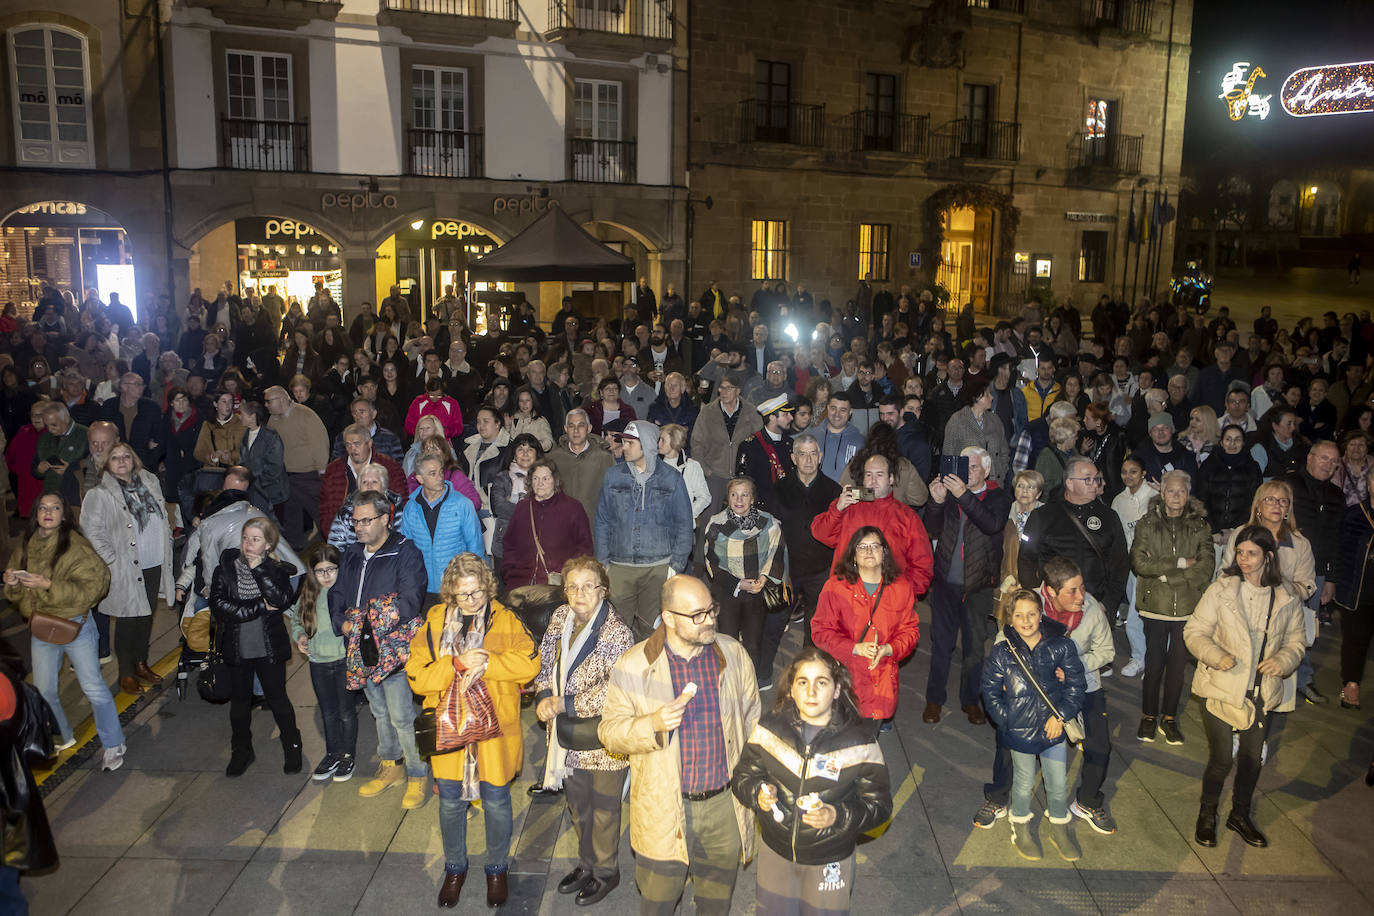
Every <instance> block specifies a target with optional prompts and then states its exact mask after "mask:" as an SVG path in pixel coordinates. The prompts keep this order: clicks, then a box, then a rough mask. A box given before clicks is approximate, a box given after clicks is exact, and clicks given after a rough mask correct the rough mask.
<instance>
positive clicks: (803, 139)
mask: <svg viewBox="0 0 1374 916" xmlns="http://www.w3.org/2000/svg"><path fill="white" fill-rule="evenodd" d="M739 139H740V142H741V143H786V144H790V145H792V146H824V145H825V106H824V105H808V104H805V103H803V102H770V101H767V100H765V99H742V100H741V101H740V103H739Z"/></svg>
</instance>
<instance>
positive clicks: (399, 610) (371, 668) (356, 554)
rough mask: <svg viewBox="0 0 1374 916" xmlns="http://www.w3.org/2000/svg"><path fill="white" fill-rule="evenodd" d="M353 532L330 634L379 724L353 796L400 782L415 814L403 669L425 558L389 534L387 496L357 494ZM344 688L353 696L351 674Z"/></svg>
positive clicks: (416, 756) (418, 619)
mask: <svg viewBox="0 0 1374 916" xmlns="http://www.w3.org/2000/svg"><path fill="white" fill-rule="evenodd" d="M296 409H300V405H297V408H296ZM353 530H354V532H355V533H356V534H357V536H358V540H357V543H354V544H350V545H348V546H347V547H346V548H344V551H343V555H342V556H341V557H340V558H339V579H338V582H336V583H335V585H334V587H333V588H331V589H330V590H329V618H330V621H331V622H332V623H333V624H334V632H336V633H342V634H343V635H344V636H345V637H347V638H348V668H349V670H350V672H353V671H361V677H362V679H363V684H362V688H363V693H364V694H365V695H366V696H367V703H368V708H370V709H371V710H372V716H373V718H374V719H376V721H377V756H379V757H380V758H381V764H380V765H379V766H378V768H377V775H376V776H374V777H373V778H372V779H371V780H369V781H367V782H365V783H363V784H362V785H361V786H359V788H358V794H359V795H361V796H362V797H363V798H371V797H373V796H374V795H380V794H381V793H382V792H384V791H386V790H387V789H389V788H391V787H392V786H394V785H399V784H400V783H401V782H402V781H406V782H407V784H406V791H405V796H404V797H403V798H402V799H401V807H402V808H406V809H410V808H419V807H421V806H422V805H424V803H425V800H426V799H427V798H428V795H427V793H426V792H425V761H424V759H423V758H421V757H420V751H419V749H418V748H417V747H416V746H415V703H414V699H415V698H414V695H413V694H412V693H411V691H410V683H409V681H407V680H406V672H405V666H406V662H407V661H408V660H409V659H410V640H411V637H413V636H414V635H415V633H416V631H417V630H418V629H419V628H420V624H421V623H422V622H423V621H424V616H425V608H424V607H422V606H421V604H422V601H423V599H424V596H425V589H426V586H427V584H428V577H427V576H426V573H425V559H424V557H423V556H422V555H421V554H420V550H419V548H417V547H416V546H415V544H414V543H413V542H411V541H410V540H408V539H407V538H406V537H405V536H404V535H402V534H401V533H400V532H399V531H392V530H391V502H390V501H389V500H388V499H387V498H386V494H385V493H381V492H378V491H377V490H364V491H362V492H361V493H359V494H358V496H357V498H356V499H355V500H354V502H353ZM355 627H357V628H358V629H359V632H358V633H357V634H354V633H353V629H354V628H355ZM368 641H370V642H371V644H372V646H375V650H376V653H377V660H376V663H375V664H372V665H369V664H367V663H366V662H365V661H364V658H366V657H367V655H370V654H371V652H370V651H369V652H368V653H367V655H365V654H364V651H363V645H364V643H365V642H368ZM349 681H350V683H349V686H350V687H351V688H352V689H355V690H356V689H357V684H356V683H354V676H353V675H352V674H350V676H349ZM403 757H404V768H402V758H403Z"/></svg>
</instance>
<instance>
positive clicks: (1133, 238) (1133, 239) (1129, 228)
mask: <svg viewBox="0 0 1374 916" xmlns="http://www.w3.org/2000/svg"><path fill="white" fill-rule="evenodd" d="M1126 241H1127V243H1129V244H1135V245H1139V244H1140V233H1139V231H1138V230H1137V228H1136V222H1135V188H1131V218H1130V221H1129V222H1127V223H1126Z"/></svg>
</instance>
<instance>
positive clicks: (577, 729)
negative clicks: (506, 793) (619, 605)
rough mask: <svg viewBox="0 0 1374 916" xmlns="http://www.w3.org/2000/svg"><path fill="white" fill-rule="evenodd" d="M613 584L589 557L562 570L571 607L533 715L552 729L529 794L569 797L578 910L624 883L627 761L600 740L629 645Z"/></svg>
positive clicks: (544, 665)
mask: <svg viewBox="0 0 1374 916" xmlns="http://www.w3.org/2000/svg"><path fill="white" fill-rule="evenodd" d="M609 587H610V579H609V577H608V576H607V575H606V570H605V568H604V567H603V566H602V565H601V564H600V563H598V562H596V560H594V559H593V558H591V557H574V558H573V559H571V560H569V561H568V562H567V563H565V564H563V591H564V593H565V594H566V595H567V598H568V602H567V604H564V605H563V606H562V607H560V608H559V609H558V610H556V611H554V612H553V617H552V618H551V619H550V621H549V628H548V630H547V631H545V633H544V641H543V643H542V644H541V645H540V647H539V658H540V668H539V676H538V677H537V678H535V679H534V685H535V687H536V689H537V690H538V691H539V705H538V707H537V708H536V712H537V713H538V715H539V719H540V721H541V722H544V723H545V724H546V725H547V727H548V732H549V752H548V755H547V757H546V758H545V762H544V779H543V786H542V788H541V787H538V786H535V787H531V789H530V794H531V795H534V796H546V795H554V794H557V792H558V790H559V789H560V788H561V789H562V790H564V791H565V792H566V794H567V798H568V812H569V814H571V815H572V823H573V830H574V832H575V833H576V834H577V852H578V855H577V867H576V868H574V869H573V870H572V871H571V872H569V873H568V874H567V875H566V876H564V878H563V880H562V881H560V882H559V884H558V890H559V893H563V894H573V893H575V894H577V903H578V904H579V905H581V906H590V905H591V904H593V903H597V902H599V901H600V900H601V899H602V898H604V897H605V896H606V895H607V894H609V893H610V892H611V891H612V890H613V889H614V888H615V886H616V885H617V884H619V883H620V869H619V864H618V862H617V853H618V852H619V849H620V797H621V794H622V793H623V791H624V789H625V776H626V769H627V768H628V767H629V765H630V761H629V758H627V757H624V756H621V755H614V754H610V753H608V752H607V751H606V750H605V749H604V748H603V747H602V746H601V740H600V739H599V738H598V737H597V727H598V726H599V725H600V724H601V707H602V704H603V703H605V701H606V685H607V683H609V682H610V678H611V667H612V666H613V665H614V664H615V662H616V659H618V658H620V656H621V655H623V654H624V653H625V652H626V651H627V650H628V649H629V648H630V647H631V646H632V645H634V642H635V638H634V634H633V633H631V632H630V628H629V627H627V626H626V625H625V624H624V623H623V622H622V621H621V619H620V616H619V615H618V614H617V613H616V610H615V608H613V607H612V606H611V603H610V602H609V601H607V600H606V593H607V589H609Z"/></svg>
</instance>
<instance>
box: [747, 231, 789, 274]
mask: <svg viewBox="0 0 1374 916" xmlns="http://www.w3.org/2000/svg"><path fill="white" fill-rule="evenodd" d="M752 235H753V252H752V254H753V256H752V257H751V258H750V263H751V269H750V276H751V277H752V278H753V279H755V280H786V279H787V221H786V220H768V219H756V220H754V221H753V232H752Z"/></svg>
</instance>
